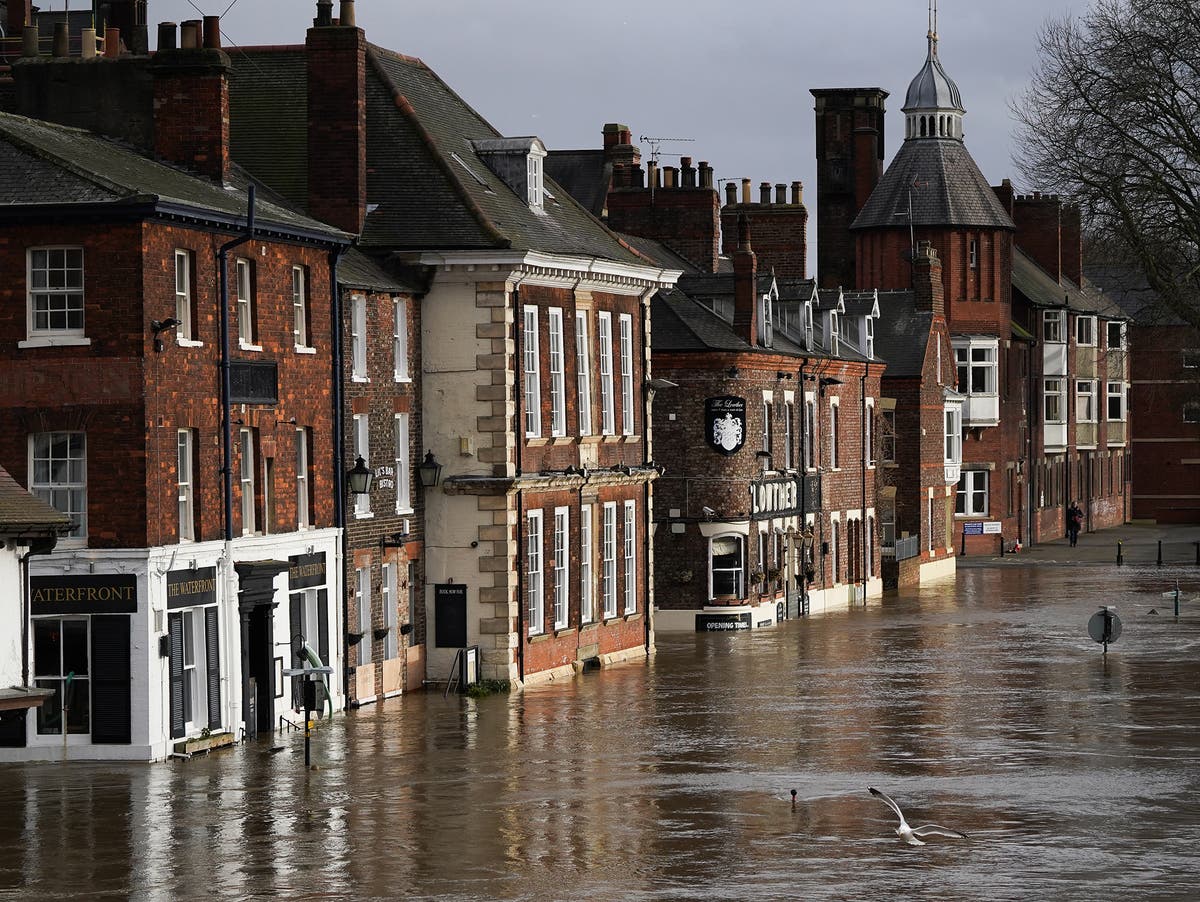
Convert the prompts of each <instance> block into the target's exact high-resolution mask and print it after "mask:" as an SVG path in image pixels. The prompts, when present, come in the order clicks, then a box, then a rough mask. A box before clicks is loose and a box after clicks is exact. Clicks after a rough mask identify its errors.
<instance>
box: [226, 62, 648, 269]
mask: <svg viewBox="0 0 1200 902" xmlns="http://www.w3.org/2000/svg"><path fill="white" fill-rule="evenodd" d="M233 65H234V71H235V78H234V79H233V80H232V82H231V87H230V118H231V136H232V139H233V152H234V155H235V157H236V159H237V160H238V161H239V163H241V164H242V165H244V166H245V167H246V169H247V170H248V171H250V172H253V173H255V174H256V175H259V176H260V177H262V178H264V179H266V180H267V181H269V182H270V183H271V184H273V185H275V187H276V189H277V190H279V191H281V192H282V193H285V194H286V195H287V196H288V197H289V198H291V199H292V200H298V199H300V197H301V193H302V191H303V188H304V186H305V185H306V183H307V178H308V172H309V168H310V167H312V166H314V165H318V163H317V161H313V160H309V159H308V144H307V137H306V130H307V116H308V113H307V102H308V101H307V97H308V75H307V69H306V67H305V65H304V51H303V50H299V49H296V50H293V49H290V48H289V49H282V50H269V49H268V50H250V51H247V52H246V53H244V54H239V55H237V56H234V58H233ZM366 101H367V202H368V212H367V217H366V224H365V226H364V228H363V233H362V235H361V236H360V239H359V244H360V245H361V246H363V247H364V248H372V247H376V248H381V249H382V248H389V249H393V248H403V249H405V250H433V251H453V250H504V249H512V250H515V251H536V252H541V253H547V254H559V255H573V256H587V257H596V258H600V259H605V260H610V261H613V262H617V263H622V264H632V265H646V261H645V260H644V259H643V258H641V257H639V256H638V255H637V254H635V253H634V252H633V251H632V250H630V249H629V248H628V247H626V246H625V245H624V244H623V243H622V242H621V240H620V239H619V238H618V237H617V236H616V235H615V234H614V233H612V232H611V231H609V230H608V229H607V228H606V227H605V226H604V225H602V224H601V223H600V222H599V221H598V220H597V219H596V218H595V217H594V216H593V215H592V214H591V213H589V212H588V211H587V210H586V209H584V208H583V207H582V206H581V205H580V204H579V203H578V202H576V201H575V200H574V199H573V198H572V197H571V196H570V194H569V193H568V192H567V191H566V190H564V189H563V188H561V187H560V186H559V185H558V184H557V183H556V182H554V180H553V179H552V178H547V179H546V180H545V188H546V191H547V193H548V195H549V196H547V197H546V198H545V201H544V204H545V213H544V214H539V213H535V212H534V211H533V210H531V209H530V208H529V205H528V204H527V203H526V200H525V198H524V197H518V196H517V195H516V193H514V191H513V190H512V189H511V188H510V187H509V186H508V185H507V184H506V183H505V182H504V181H503V179H501V178H500V177H499V176H498V175H496V174H495V173H494V172H493V171H492V170H491V169H490V168H489V167H488V165H487V163H486V162H485V161H484V159H483V157H482V156H480V155H479V154H478V153H477V152H476V149H475V145H474V143H473V142H476V141H487V140H494V139H497V138H501V137H503V136H502V135H501V134H500V133H499V132H498V131H497V130H496V129H495V128H493V127H492V126H491V125H490V124H489V123H488V122H487V121H486V120H485V119H484V118H483V117H482V116H480V115H479V113H478V112H476V111H475V110H474V109H473V108H472V107H471V106H470V105H469V104H468V103H466V101H464V100H463V99H462V98H461V97H459V96H458V94H456V93H455V92H454V91H453V90H452V89H451V88H450V87H449V86H448V85H446V83H445V82H443V81H442V80H441V78H439V77H438V75H437V74H436V73H435V72H434V71H433V70H432V69H430V68H429V67H428V66H426V65H425V63H423V62H422V61H421V60H419V59H415V58H413V57H407V56H402V55H400V54H397V53H393V52H392V51H390V50H386V49H384V48H382V47H378V46H375V45H373V44H369V45H368V46H367V73H366ZM263 121H269V122H271V123H272V126H273V129H278V133H279V134H281V135H287V136H289V139H288V141H287V144H288V146H287V147H283V146H281V145H282V144H283V143H284V142H283V141H279V140H268V139H267V138H266V137H265V136H259V137H258V138H257V139H255V138H254V137H253V136H252V134H251V133H252V130H253V129H254V128H255V127H258V128H261V123H262V122H263Z"/></svg>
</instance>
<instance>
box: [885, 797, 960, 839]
mask: <svg viewBox="0 0 1200 902" xmlns="http://www.w3.org/2000/svg"><path fill="white" fill-rule="evenodd" d="M867 788H868V789H870V790H871V795H873V796H875V798H877V799H879V800H880V801H881V802H883V803H884V804H885V805H887V806H888V807H889V808H891V809H892V811H894V812H896V817H898V818H900V826H899V827H897V828H896V835H897V836H899V837H900V838H901V839H903V840H904V841H905V842H906V843H908V844H909V845H910V846H923V845H925V843H924V842H923V841H922V840H921V839H920V837H924V836H952V837H954V838H955V839H966V838H967V834H965V833H959V832H958V831H957V830H951V829H950V828H949V827H941V826H938V825H937V824H925V825H924V826H921V827H910V826H909V825H908V821H906V820H905V819H904V812H903V811H901V810H900V806H899V805H897V804H896V803H895V802H894V801H893V800H892V797H891V796H889V795H887V794H886V793H882V792H880V791H879V790H878V789H876V788H875V787H874V786H869V787H867Z"/></svg>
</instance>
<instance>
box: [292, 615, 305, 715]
mask: <svg viewBox="0 0 1200 902" xmlns="http://www.w3.org/2000/svg"><path fill="white" fill-rule="evenodd" d="M288 601H289V602H290V603H291V616H290V620H289V626H290V629H289V634H290V635H289V636H288V638H289V640H290V641H291V643H292V667H294V668H300V667H303V666H304V658H303V657H302V656H301V655H299V654H297V650H296V645H295V642H296V637H297V636H303V635H304V593H303V592H296V593H293V594H292V595H291V596H289V598H288ZM306 638H307V637H306ZM300 682H301V678H300V677H292V707H293V708H294V709H296V710H297V711H298V710H300V709H301V708H303V707H304V687H303V686H301V685H300Z"/></svg>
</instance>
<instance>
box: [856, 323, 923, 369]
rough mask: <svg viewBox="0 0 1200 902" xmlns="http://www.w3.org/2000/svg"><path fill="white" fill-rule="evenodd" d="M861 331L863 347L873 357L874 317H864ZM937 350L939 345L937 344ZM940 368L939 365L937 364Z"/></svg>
mask: <svg viewBox="0 0 1200 902" xmlns="http://www.w3.org/2000/svg"><path fill="white" fill-rule="evenodd" d="M863 332H864V333H865V335H866V341H865V345H864V346H865V348H866V354H867V357H869V358H870V359H872V360H874V359H875V317H873V316H867V317H865V318H864V324H863ZM938 348H939V350H940V349H941V346H940V345H939V346H938ZM939 369H940V366H939Z"/></svg>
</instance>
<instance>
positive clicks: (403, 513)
mask: <svg viewBox="0 0 1200 902" xmlns="http://www.w3.org/2000/svg"><path fill="white" fill-rule="evenodd" d="M413 513H414V511H413V509H412V508H411V507H398V508H396V516H397V517H411V516H412V515H413Z"/></svg>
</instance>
